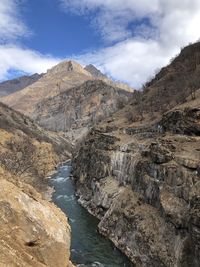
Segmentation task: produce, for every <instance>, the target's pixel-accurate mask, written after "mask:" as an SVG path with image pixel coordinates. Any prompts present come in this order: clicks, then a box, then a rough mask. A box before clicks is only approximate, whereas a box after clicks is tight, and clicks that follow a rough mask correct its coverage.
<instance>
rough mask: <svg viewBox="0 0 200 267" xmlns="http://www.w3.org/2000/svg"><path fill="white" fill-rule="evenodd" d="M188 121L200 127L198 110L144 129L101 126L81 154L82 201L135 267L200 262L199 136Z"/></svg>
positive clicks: (78, 181) (77, 160)
mask: <svg viewBox="0 0 200 267" xmlns="http://www.w3.org/2000/svg"><path fill="white" fill-rule="evenodd" d="M188 114H190V115H188ZM191 114H193V115H191ZM180 115H181V116H180ZM180 117H181V119H180ZM180 122H184V123H182V124H181V123H180ZM186 122H188V123H190V127H191V125H192V126H193V127H192V129H198V127H199V117H198V111H197V110H196V112H194V110H190V111H189V110H187V112H183V111H179V116H177V114H176V112H175V111H174V113H173V112H171V113H169V114H168V115H166V116H165V117H164V118H163V120H161V121H160V122H159V123H157V124H155V125H152V126H151V127H145V128H137V129H136V128H134V129H132V128H121V129H120V128H118V129H112V128H109V127H108V125H104V126H103V125H102V126H101V128H100V127H99V128H96V129H95V130H92V131H91V133H90V134H89V136H88V137H87V139H86V140H85V142H83V143H82V145H81V147H80V148H79V149H78V150H77V152H76V153H75V156H74V163H73V166H74V176H75V179H76V184H77V193H78V195H79V196H80V199H79V201H80V203H82V205H83V206H85V207H86V208H87V209H88V210H89V211H90V212H91V213H93V214H94V215H96V216H97V217H98V218H99V219H100V223H99V230H100V232H101V233H103V234H104V235H106V236H108V237H109V238H110V239H111V240H112V241H113V242H114V243H115V244H116V246H117V247H118V248H120V249H121V250H122V251H123V252H125V253H126V255H127V256H128V257H129V258H130V259H131V260H132V262H133V263H134V265H135V266H142V267H147V266H148V267H149V266H152V267H161V266H163V267H171V266H173V267H175V266H177V267H186V266H194V267H197V266H199V263H200V245H199V242H200V234H199V233H200V225H199V221H200V220H199V219H200V218H199V214H200V176H199V161H200V149H199V146H200V138H199V136H198V132H197V131H196V130H194V131H189V128H188V127H187V126H188V123H186ZM172 125H174V126H172Z"/></svg>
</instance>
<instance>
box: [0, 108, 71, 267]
mask: <svg viewBox="0 0 200 267" xmlns="http://www.w3.org/2000/svg"><path fill="white" fill-rule="evenodd" d="M67 147H68V141H66V140H64V139H63V138H61V137H60V136H59V135H58V136H57V135H55V134H51V133H48V132H45V131H44V130H43V129H42V128H40V127H39V126H37V125H36V124H34V123H33V121H31V120H30V119H29V118H27V117H25V116H24V115H21V114H20V113H17V112H15V111H13V110H12V109H10V108H8V107H7V106H5V105H3V104H0V188H1V190H0V217H1V221H0V266H9V267H15V266H16V267H17V266H22V267H25V266H32V267H39V266H41V267H44V266H48V267H51V266H52V267H53V266H58V267H59V266H60V267H63V266H66V267H72V264H71V262H70V260H69V257H70V239H71V231H70V227H69V224H68V222H67V218H66V217H65V215H64V214H63V213H62V212H61V210H59V209H58V208H56V207H55V206H54V205H53V204H50V203H49V201H48V200H49V193H50V192H49V191H48V187H47V180H46V179H45V178H46V176H47V175H49V174H50V173H51V172H52V171H54V170H55V167H56V165H57V164H58V163H59V162H60V161H62V160H66V159H68V158H69V155H70V153H69V152H68V151H67ZM55 255H56V256H55Z"/></svg>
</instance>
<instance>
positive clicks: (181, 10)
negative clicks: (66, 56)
mask: <svg viewBox="0 0 200 267" xmlns="http://www.w3.org/2000/svg"><path fill="white" fill-rule="evenodd" d="M60 1H61V3H62V7H63V8H64V9H65V10H67V12H69V10H70V11H71V12H75V13H76V14H79V15H85V16H88V15H89V14H94V13H95V17H92V16H91V17H92V20H91V23H92V25H93V27H95V28H96V29H97V30H98V31H99V32H100V34H101V36H102V38H103V39H104V40H105V42H106V48H103V49H102V50H98V51H95V52H93V53H89V54H87V55H83V56H82V57H80V59H82V60H83V61H88V62H91V63H94V64H96V65H97V66H98V67H100V68H101V69H104V70H106V72H108V73H109V74H110V75H111V76H113V77H116V78H118V79H121V80H124V81H128V82H129V83H131V84H132V85H135V86H140V85H141V84H142V83H143V82H144V81H145V80H146V79H147V78H148V77H149V76H151V75H152V74H153V73H154V72H155V69H156V68H159V67H162V66H163V65H165V64H166V63H167V62H168V61H169V59H170V58H171V57H172V56H174V55H175V54H176V53H177V52H178V51H179V49H180V47H182V46H185V45H186V44H188V43H189V42H194V41H196V40H197V39H199V37H200V33H199V30H198V25H200V2H199V1H198V0H183V1H182V0H168V1H165V0H152V1H149V0H141V1H135V0H127V1H120V0H104V1H103V0H74V1H73V2H72V1H69V0H60ZM108 44H109V45H108ZM85 59H86V60H85Z"/></svg>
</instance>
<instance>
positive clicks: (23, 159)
mask: <svg viewBox="0 0 200 267" xmlns="http://www.w3.org/2000/svg"><path fill="white" fill-rule="evenodd" d="M40 164H41V165H40ZM0 165H2V166H3V167H4V168H5V169H6V170H7V171H9V172H10V173H12V174H14V175H17V176H22V175H25V174H27V173H32V174H37V175H39V174H38V170H39V169H40V171H41V173H42V175H43V174H44V176H45V175H46V173H47V171H46V167H47V166H45V164H43V162H42V159H41V160H40V155H38V154H37V148H36V146H34V145H33V143H32V140H31V139H30V138H28V137H24V139H23V140H20V141H18V140H16V139H14V138H13V139H11V140H10V141H9V142H8V143H7V150H6V151H5V152H1V153H0Z"/></svg>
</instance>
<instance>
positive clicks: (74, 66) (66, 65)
mask: <svg viewBox="0 0 200 267" xmlns="http://www.w3.org/2000/svg"><path fill="white" fill-rule="evenodd" d="M69 72H77V73H82V74H85V75H87V76H91V74H90V73H89V72H88V71H87V70H85V69H84V68H83V67H82V66H81V65H80V64H79V63H78V62H76V61H74V60H64V61H62V62H60V63H59V64H57V65H56V66H54V67H53V68H51V69H50V70H48V71H47V74H51V75H52V74H57V73H62V74H63V73H66V74H68V73H69Z"/></svg>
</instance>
